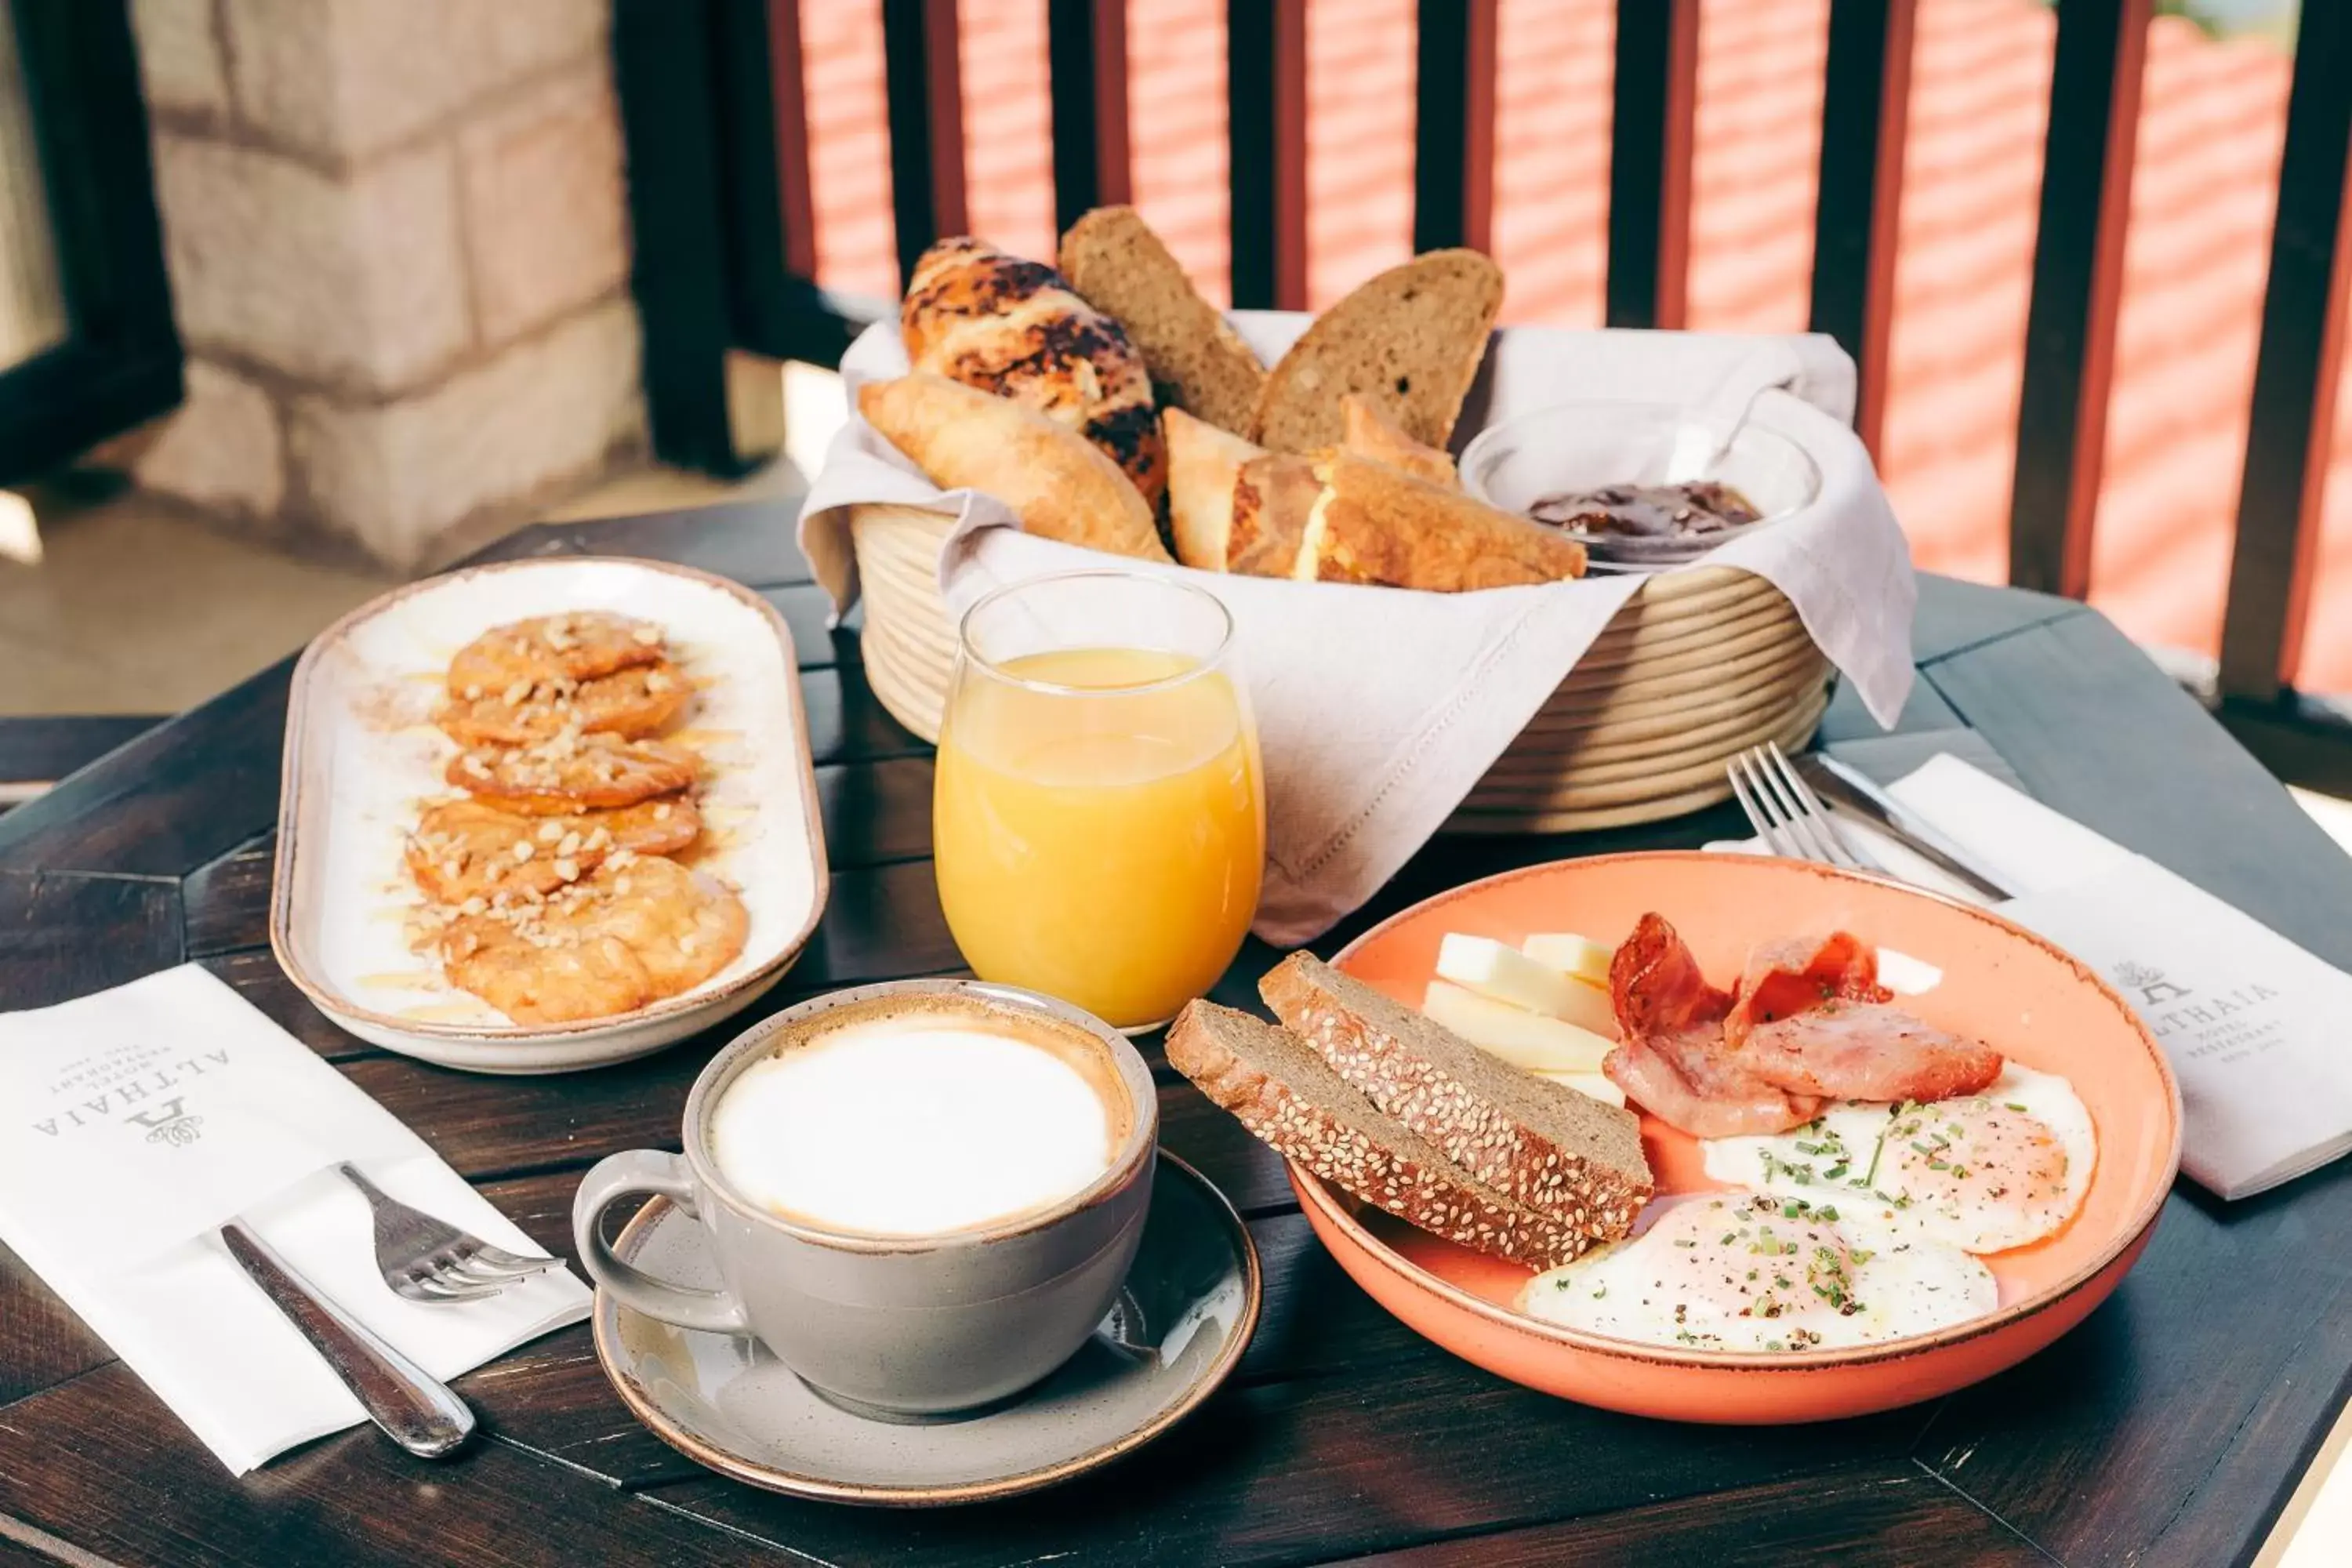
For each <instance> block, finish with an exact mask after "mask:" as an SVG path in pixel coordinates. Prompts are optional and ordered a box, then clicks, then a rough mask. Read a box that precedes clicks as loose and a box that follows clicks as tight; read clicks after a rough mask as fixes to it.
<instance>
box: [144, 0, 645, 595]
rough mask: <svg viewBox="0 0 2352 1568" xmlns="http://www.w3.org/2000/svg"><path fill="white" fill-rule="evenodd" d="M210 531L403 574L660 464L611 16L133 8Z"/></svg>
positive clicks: (166, 441) (187, 420)
mask: <svg viewBox="0 0 2352 1568" xmlns="http://www.w3.org/2000/svg"><path fill="white" fill-rule="evenodd" d="M133 23H134V26H135V28H136V32H137V36H138V41H139V52H140V64H141V70H142V76H143V78H144V80H145V84H146V90H147V99H148V108H149V112H150V114H151V116H152V122H153V127H154V140H155V149H154V150H155V184H156V200H157V204H158V205H159V207H160V209H161V211H162V214H163V229H164V240H165V249H166V253H167V259H168V264H169V268H170V272H171V279H172V295H173V310H174V311H175V313H176V316H177V318H178V321H179V328H180V333H181V336H182V339H183V340H184V342H185V344H186V346H187V353H188V376H187V383H188V396H187V402H186V404H185V405H184V406H183V407H182V408H181V409H180V410H179V412H177V413H176V414H174V415H173V416H169V417H168V418H166V419H165V420H163V421H162V422H160V426H159V427H156V428H152V429H150V430H148V431H145V432H142V433H141V435H140V436H139V437H138V438H137V439H136V440H134V441H133V442H131V443H128V444H126V450H127V451H128V453H129V456H128V458H127V459H126V460H127V461H128V463H129V466H130V467H131V472H132V474H133V476H134V477H135V479H137V480H138V482H139V483H141V484H142V485H143V486H146V487H148V488H150V489H154V490H157V491H160V492H163V493H164V494H167V495H170V496H173V497H176V498H178V499H179V500H183V501H185V502H188V503H191V504H193V505H194V506H197V507H200V508H202V509H204V510H205V511H206V512H208V513H210V514H213V515H214V516H215V517H217V518H218V519H220V520H222V521H227V522H231V523H233V524H236V525H238V526H241V527H244V528H246V529H248V530H256V531H265V532H268V533H270V534H272V535H275V536H278V537H282V538H287V539H289V540H293V541H297V542H307V543H311V544H318V545H325V546H329V547H331V548H336V549H340V550H341V552H345V553H350V552H359V553H363V554H364V555H366V556H367V557H369V558H371V559H373V560H374V561H375V562H377V563H382V564H383V565H386V566H389V567H392V568H394V569H399V570H407V569H413V568H415V567H417V566H419V565H422V564H425V563H431V562H434V561H436V560H438V559H440V558H442V557H444V556H446V554H448V553H449V552H451V551H452V550H453V549H455V548H457V547H458V546H459V545H461V544H463V543H468V542H473V541H475V540H477V539H478V538H480V537H482V536H485V535H487V534H488V533H489V532H490V531H494V530H496V529H497V528H498V527H499V526H500V525H502V524H504V523H506V522H509V521H521V520H523V519H524V518H526V517H527V516H529V515H530V512H531V511H532V510H534V509H535V508H536V506H538V505H539V504H541V503H542V502H544V501H545V500H548V499H550V498H551V497H552V496H553V495H555V494H558V493H560V492H561V491H562V490H564V489H570V488H572V487H576V486H577V485H578V484H580V483H582V482H583V481H584V480H585V479H589V478H591V477H593V475H594V474H596V473H597V472H598V471H600V470H602V469H604V468H607V467H610V466H612V465H614V464H615V463H617V462H620V461H624V460H631V459H634V458H636V457H637V456H638V455H639V454H640V453H641V452H642V449H643V446H644V439H645V436H644V432H645V409H644V400H643V397H642V395H641V393H640V390H639V383H638V336H637V321H636V314H635V310H634V308H633V307H632V306H631V304H630V300H629V295H628V266H629V245H628V225H627V217H626V211H625V203H624V199H623V177H624V176H623V168H622V152H621V135H620V121H619V111H618V108H617V105H616V104H615V101H614V93H613V81H612V62H611V54H610V29H611V0H134V5H133Z"/></svg>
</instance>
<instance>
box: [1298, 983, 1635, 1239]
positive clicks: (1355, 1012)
mask: <svg viewBox="0 0 2352 1568" xmlns="http://www.w3.org/2000/svg"><path fill="white" fill-rule="evenodd" d="M1258 994H1260V995H1262V996H1264V997H1265V1000H1266V1005H1268V1006H1271V1007H1272V1008H1273V1009H1274V1011H1275V1013H1276V1016H1279V1017H1280V1018H1281V1019H1282V1021H1283V1024H1284V1025H1285V1026H1286V1027H1288V1028H1290V1029H1292V1030H1294V1031H1296V1032H1297V1033H1298V1034H1300V1035H1303V1036H1304V1037H1306V1038H1307V1043H1308V1044H1309V1045H1312V1046H1313V1047H1315V1048H1316V1050H1317V1051H1318V1052H1319V1053H1321V1055H1322V1057H1323V1059H1324V1060H1325V1061H1327V1062H1328V1063H1330V1064H1331V1067H1332V1069H1333V1070H1334V1071H1336V1072H1337V1073H1338V1074H1339V1076H1340V1077H1341V1078H1343V1079H1347V1081H1348V1082H1349V1083H1350V1084H1353V1085H1354V1086H1355V1087H1356V1088H1357V1089H1360V1090H1361V1091H1362V1092H1363V1094H1364V1096H1365V1098H1366V1099H1368V1100H1370V1101H1371V1102H1372V1103H1373V1104H1374V1105H1376V1106H1378V1107H1379V1108H1380V1109H1381V1110H1382V1111H1384V1112H1386V1113H1387V1114H1389V1115H1391V1116H1393V1117H1395V1118H1396V1119H1397V1120H1398V1121H1401V1122H1402V1123H1404V1125H1405V1126H1407V1127H1409V1128H1411V1129H1412V1131H1415V1132H1418V1133H1420V1134H1421V1135H1422V1136H1423V1137H1424V1138H1426V1139H1428V1140H1429V1141H1430V1142H1433V1143H1434V1144H1436V1145H1437V1147H1438V1148H1439V1149H1440V1150H1441V1151H1443V1152H1444V1155H1445V1157H1446V1158H1447V1159H1449V1160H1451V1161H1453V1162H1454V1163H1455V1164H1457V1165H1459V1166H1461V1167H1462V1168H1463V1169H1464V1170H1465V1171H1467V1172H1468V1173H1470V1174H1471V1175H1472V1176H1474V1177H1475V1178H1476V1179H1477V1180H1479V1181H1481V1182H1484V1183H1486V1184H1487V1185H1489V1186H1491V1187H1494V1188H1496V1190H1498V1191H1500V1192H1502V1193H1504V1194H1507V1195H1509V1196H1510V1197H1512V1198H1515V1199H1517V1201H1518V1202H1520V1203H1522V1204H1525V1205H1527V1206H1528V1207H1529V1208H1531V1209H1535V1210H1537V1211H1538V1213H1541V1214H1546V1215H1551V1216H1552V1217H1553V1218H1555V1219H1558V1220H1560V1221H1562V1222H1564V1223H1565V1224H1567V1225H1568V1226H1570V1228H1571V1229H1573V1230H1575V1231H1576V1232H1577V1233H1578V1234H1579V1235H1581V1236H1587V1237H1592V1238H1593V1239H1595V1240H1597V1241H1617V1240H1622V1238H1623V1237H1625V1236H1626V1234H1627V1233H1628V1232H1629V1231H1630V1230H1631V1229H1632V1228H1633V1216H1634V1215H1637V1214H1639V1213H1641V1210H1642V1205H1643V1203H1645V1202H1647V1201H1648V1199H1649V1196H1650V1194H1651V1192H1652V1190H1653V1184H1652V1181H1651V1177H1650V1165H1649V1162H1648V1161H1647V1160H1646V1159H1644V1158H1643V1153H1642V1124H1641V1121H1640V1119H1639V1118H1637V1117H1635V1116H1634V1115H1633V1113H1632V1112H1631V1111H1628V1110H1621V1109H1619V1108H1618V1107H1616V1106H1613V1105H1603V1104H1601V1102H1600V1101H1599V1100H1592V1099H1589V1098H1587V1097H1586V1096H1584V1095H1580V1094H1578V1093H1576V1092H1575V1091H1574V1090H1572V1089H1563V1088H1562V1087H1560V1086H1559V1084H1556V1083H1548V1082H1545V1081H1543V1080H1542V1079H1536V1078H1532V1077H1530V1076H1528V1074H1526V1073H1523V1072H1521V1071H1519V1070H1518V1069H1517V1068H1513V1067H1510V1066H1508V1065H1507V1064H1506V1063H1504V1062H1501V1061H1498V1060H1496V1058H1493V1057H1490V1056H1488V1055H1487V1054H1486V1052H1484V1051H1482V1050H1480V1049H1479V1048H1478V1047H1475V1046H1474V1045H1472V1044H1470V1043H1469V1042H1468V1041H1467V1040H1465V1039H1462V1038H1461V1037H1458V1036H1456V1035H1454V1033H1452V1032H1451V1031H1450V1030H1447V1029H1444V1028H1443V1027H1440V1026H1438V1025H1436V1024H1434V1023H1432V1022H1431V1021H1430V1020H1429V1019H1427V1018H1424V1017H1423V1016H1421V1015H1420V1014H1418V1013H1416V1012H1414V1011H1413V1010H1412V1008H1410V1007H1406V1006H1403V1005H1401V1004H1399V1003H1397V1002H1394V1001H1392V1000H1391V999H1390V998H1389V997H1388V996H1386V995H1384V994H1381V992H1379V991H1376V990H1374V989H1373V988H1372V987H1371V986H1370V985H1367V984H1364V983H1363V982H1362V981H1360V980H1357V979H1354V978H1352V977H1350V976H1349V975H1345V974H1342V973H1339V971H1337V970H1335V969H1333V968H1332V967H1331V966H1330V965H1329V964H1327V963H1324V962H1323V961H1322V960H1320V959H1318V958H1317V957H1316V956H1315V955H1314V954H1313V953H1310V952H1294V953H1292V954H1291V955H1290V956H1289V957H1288V958H1286V959H1284V960H1283V961H1282V962H1281V963H1278V964H1276V966H1275V967H1274V969H1273V971H1272V972H1271V973H1268V974H1267V975H1266V977H1265V979H1264V980H1262V981H1260V982H1259V983H1258Z"/></svg>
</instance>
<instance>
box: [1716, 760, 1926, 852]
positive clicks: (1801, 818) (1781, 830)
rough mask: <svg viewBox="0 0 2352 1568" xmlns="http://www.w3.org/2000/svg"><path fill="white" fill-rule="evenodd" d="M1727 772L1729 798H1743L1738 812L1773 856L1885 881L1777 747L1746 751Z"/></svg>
mask: <svg viewBox="0 0 2352 1568" xmlns="http://www.w3.org/2000/svg"><path fill="white" fill-rule="evenodd" d="M1724 771H1725V772H1726V773H1727V774H1728V775H1729V777H1730V779H1731V793H1732V794H1734V795H1738V797H1739V809H1740V810H1742V811H1744V812H1746V813H1747V814H1748V824H1749V826H1753V827H1754V828H1755V829H1756V833H1757V836H1758V837H1760V838H1762V839H1763V840H1764V842H1765V843H1766V844H1767V845H1769V846H1770V847H1771V850H1772V853H1773V854H1775V855H1779V856H1781V857H1784V858H1788V859H1790V860H1817V861H1820V862H1822V864H1824V865H1829V866H1843V868H1846V869H1847V870H1849V871H1875V872H1877V873H1878V874H1879V875H1880V876H1882V877H1883V876H1885V875H1886V868H1885V867H1884V866H1881V865H1880V864H1879V863H1878V862H1877V861H1876V860H1874V859H1873V858H1871V857H1870V856H1869V855H1867V854H1865V853H1864V852H1863V851H1862V850H1860V849H1856V848H1854V847H1853V846H1852V845H1849V844H1848V843H1847V842H1846V841H1845V839H1844V837H1843V836H1842V835H1840V834H1839V832H1838V830H1837V824H1836V823H1835V822H1833V821H1832V820H1831V817H1830V813H1829V808H1828V807H1827V806H1825V805H1822V802H1821V797H1820V796H1819V795H1815V794H1814V793H1813V792H1812V789H1811V786H1810V785H1808V784H1806V783H1805V781H1804V780H1803V779H1802V778H1801V777H1799V776H1798V773H1797V770H1796V769H1795V768H1794V767H1792V766H1790V763H1789V759H1788V757H1787V756H1786V755H1785V754H1784V753H1783V752H1781V750H1780V742H1777V741H1769V742H1765V743H1764V744H1763V745H1760V746H1750V747H1748V750H1746V751H1744V752H1740V753H1739V755H1738V756H1736V757H1734V758H1732V759H1731V763H1730V764H1729V766H1727V768H1726V769H1725V770H1724Z"/></svg>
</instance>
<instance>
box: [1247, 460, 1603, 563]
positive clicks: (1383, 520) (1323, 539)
mask: <svg viewBox="0 0 2352 1568" xmlns="http://www.w3.org/2000/svg"><path fill="white" fill-rule="evenodd" d="M1315 471H1316V474H1317V476H1318V478H1320V479H1322V481H1323V490H1322V494H1321V495H1320V496H1318V498H1317V500H1316V502H1315V505H1314V508H1313V510H1311V511H1310V512H1309V514H1308V516H1307V526H1306V528H1305V530H1304V531H1302V532H1301V533H1300V535H1299V541H1298V553H1297V557H1296V558H1295V559H1294V560H1293V561H1292V563H1291V570H1290V575H1291V576H1292V577H1293V578H1294V579H1296V580H1297V581H1299V582H1302V583H1318V582H1320V583H1378V584H1385V585H1387V586H1389V587H1392V588H1425V589H1429V590H1431V591H1433V592H1435V593H1441V594H1457V593H1463V592H1465V591H1467V590H1469V589H1473V588H1508V587H1516V586H1522V585H1524V584H1529V583H1553V582H1558V581H1559V580H1560V579H1562V578H1566V577H1581V576H1582V575H1584V546H1583V545H1581V544H1579V543H1578V542H1576V541H1574V540H1572V539H1570V538H1568V537H1567V536H1566V535H1564V534H1562V533H1560V532H1559V531H1558V530H1557V529H1550V528H1546V527H1545V526H1544V525H1543V524H1541V523H1539V522H1530V521H1528V520H1527V519H1526V518H1524V517H1518V516H1515V515H1513V514H1512V513H1510V512H1507V511H1502V510H1497V509H1496V508H1494V507H1491V506H1488V505H1487V504H1486V502H1485V501H1482V500H1475V498H1473V497H1470V496H1466V495H1464V494H1463V493H1462V492H1461V491H1459V490H1448V489H1439V488H1438V487H1437V486H1435V485H1433V484H1431V483H1429V482H1428V481H1427V480H1424V479H1414V478H1413V477H1412V475H1411V474H1408V473H1405V472H1403V471H1402V469H1398V468H1390V467H1388V466H1387V465H1386V464H1384V463H1375V462H1373V461H1372V460H1371V459H1370V458H1359V457H1356V456H1355V455H1353V454H1352V453H1348V452H1333V453H1330V454H1329V455H1328V456H1326V457H1325V458H1322V459H1320V460H1318V462H1317V463H1316V465H1315Z"/></svg>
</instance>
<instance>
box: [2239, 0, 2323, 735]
mask: <svg viewBox="0 0 2352 1568" xmlns="http://www.w3.org/2000/svg"><path fill="white" fill-rule="evenodd" d="M2347 75H2352V7H2347V6H2346V5H2327V4H2323V3H2320V0H2306V4H2305V6H2304V8H2303V20H2302V24H2301V26H2300V29H2299V31H2298V34H2297V36H2296V38H2295V49H2294V87H2293V89H2291V90H2290V92H2289V95H2288V99H2287V111H2286V145H2285V147H2284V151H2283V152H2282V153H2281V155H2280V158H2279V200H2278V216H2277V220H2276V226H2275V227H2274V228H2273V232H2272V237H2271V266H2270V282H2269V286H2268V288H2267V289H2265V290H2264V291H2263V330H2262V347H2261V349H2260V351H2259V353H2258V354H2257V357H2256V359H2255V362H2254V393H2253V407H2252V421H2251V424H2250V426H2249V427H2248V429H2247V432H2246V467H2245V475H2244V479H2243V480H2242V483H2241V485H2240V487H2239V490H2238V534H2237V542H2236V545H2235V547H2234V550H2233V552H2232V555H2231V563H2230V597H2229V608H2228V611H2227V613H2226V616H2225V618H2224V620H2223V622H2222V628H2221V691H2222V694H2223V695H2224V696H2225V697H2234V698H2250V699H2254V700H2269V699H2273V698H2275V697H2277V696H2278V695H2279V691H2280V688H2281V687H2282V685H2283V684H2284V683H2285V682H2286V681H2288V680H2289V679H2292V678H2293V675H2294V666H2295V663H2296V661H2297V656H2298V654H2299V652H2300V647H2301V643H2302V637H2303V623H2304V613H2305V595H2307V593H2308V592H2309V588H2310V581H2311V561H2312V554H2313V552H2314V550H2315V548H2316V546H2317V544H2318V533H2319V501H2320V500H2321V489H2322V483H2323V480H2324V478H2325V476H2326V469H2327V460H2328V449H2329V446H2330V444H2331V442H2332V439H2333V437H2334V426H2335V405H2336V379H2337V372H2338V362H2339V359H2340V355H2341V351H2342V346H2343V327H2344V310H2345V300H2344V289H2345V279H2344V277H2343V265H2342V260H2341V256H2342V249H2343V245H2344V236H2343V222H2344V205H2345V191H2346V174H2347V168H2346V165H2347V142H2352V93H2347V91H2346V89H2345V82H2346V80H2347Z"/></svg>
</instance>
